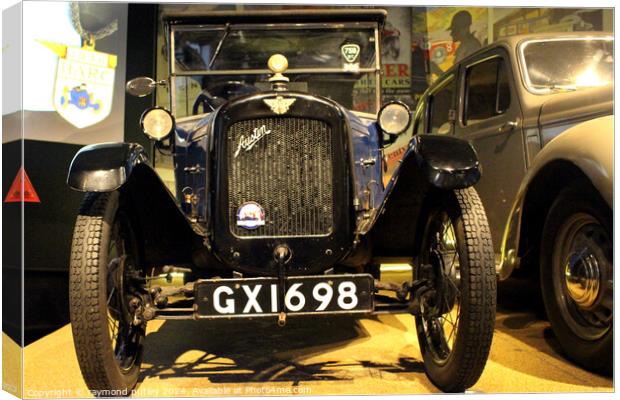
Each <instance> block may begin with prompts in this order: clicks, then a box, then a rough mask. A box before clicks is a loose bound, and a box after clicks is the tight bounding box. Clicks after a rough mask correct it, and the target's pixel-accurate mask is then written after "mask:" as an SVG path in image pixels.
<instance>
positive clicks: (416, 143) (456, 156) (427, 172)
mask: <svg viewBox="0 0 620 400" xmlns="http://www.w3.org/2000/svg"><path fill="white" fill-rule="evenodd" d="M411 143H412V149H413V154H411V155H407V154H406V155H405V158H404V160H403V162H407V158H408V157H413V159H415V162H416V164H417V165H418V167H419V168H420V169H421V170H422V172H423V173H424V176H425V177H426V179H427V181H428V183H430V184H431V185H433V186H435V187H437V188H439V189H446V190H454V189H464V188H466V187H470V186H473V185H474V184H476V183H477V182H478V181H479V180H480V162H479V161H478V155H477V154H476V151H475V150H474V148H473V147H472V146H471V144H469V142H467V141H465V140H462V139H459V138H456V137H453V136H446V135H419V136H416V137H414V138H413V140H412V142H411Z"/></svg>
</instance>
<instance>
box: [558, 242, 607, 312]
mask: <svg viewBox="0 0 620 400" xmlns="http://www.w3.org/2000/svg"><path fill="white" fill-rule="evenodd" d="M564 278H565V279H566V289H567V292H568V295H569V296H570V297H571V299H573V301H574V302H575V303H576V304H577V305H578V306H579V307H581V308H584V309H588V308H590V307H592V306H593V305H594V303H595V302H596V299H597V297H598V294H599V289H600V286H601V285H600V284H601V273H600V270H599V263H598V260H597V259H596V256H595V255H594V254H593V253H592V251H591V250H590V249H589V248H588V247H585V248H583V249H582V250H581V251H579V252H574V253H572V254H570V255H569V256H568V260H567V261H566V266H565V267H564Z"/></svg>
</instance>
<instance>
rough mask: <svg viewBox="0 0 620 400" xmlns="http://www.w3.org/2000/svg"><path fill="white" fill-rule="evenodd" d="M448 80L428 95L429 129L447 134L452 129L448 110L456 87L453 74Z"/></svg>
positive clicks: (450, 108)
mask: <svg viewBox="0 0 620 400" xmlns="http://www.w3.org/2000/svg"><path fill="white" fill-rule="evenodd" d="M448 79H449V82H448V83H447V84H445V86H444V87H443V88H441V89H439V90H438V91H436V92H434V93H432V94H431V95H430V96H429V97H428V107H429V130H430V132H431V133H439V134H448V133H450V132H451V130H452V122H451V118H450V110H452V100H453V99H454V91H455V89H456V80H455V79H454V76H452V77H450V78H448Z"/></svg>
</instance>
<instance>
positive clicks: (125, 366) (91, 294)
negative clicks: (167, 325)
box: [69, 192, 145, 397]
mask: <svg viewBox="0 0 620 400" xmlns="http://www.w3.org/2000/svg"><path fill="white" fill-rule="evenodd" d="M137 254H138V251H137V249H136V242H135V236H134V235H133V232H132V229H131V223H130V221H129V217H128V215H127V214H125V213H124V212H123V211H122V209H121V208H120V207H119V193H118V192H113V193H89V194H87V195H86V197H85V199H84V201H83V203H82V206H81V209H80V213H79V215H78V217H77V221H76V224H75V230H74V233H73V243H72V247H71V265H70V278H69V291H70V292H69V306H70V315H71V327H72V332H73V341H74V345H75V351H76V354H77V359H78V363H79V365H80V370H81V371H82V376H83V377H84V381H85V382H86V385H87V386H88V388H89V389H90V390H91V391H92V392H93V394H94V395H97V396H104V397H111V396H119V395H120V396H127V395H129V394H130V392H131V389H133V387H134V386H135V385H136V382H137V380H138V374H139V372H140V362H141V358H142V339H143V338H144V334H145V324H144V323H142V322H141V321H140V320H139V319H137V318H136V310H138V309H139V307H140V304H141V294H140V293H141V290H142V286H143V283H144V281H143V278H141V277H140V273H139V272H138V271H139V269H138V267H137V265H138V257H137Z"/></svg>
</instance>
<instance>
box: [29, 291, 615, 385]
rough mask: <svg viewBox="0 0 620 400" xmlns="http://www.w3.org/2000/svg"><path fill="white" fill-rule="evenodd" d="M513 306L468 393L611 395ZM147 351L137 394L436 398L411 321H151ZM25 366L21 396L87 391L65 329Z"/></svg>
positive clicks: (532, 316) (34, 347) (39, 345)
mask: <svg viewBox="0 0 620 400" xmlns="http://www.w3.org/2000/svg"><path fill="white" fill-rule="evenodd" d="M516 291H517V292H520V293H521V295H523V291H521V290H520V289H519V288H517V290H516ZM502 293H504V298H506V296H508V294H509V293H510V291H508V290H505V291H503V292H502ZM526 295H527V294H526ZM514 300H515V299H514V298H512V297H511V298H509V299H508V300H505V299H504V300H502V299H501V298H500V309H499V311H498V316H497V322H496V331H495V336H494V339H493V347H492V350H491V355H490V357H489V361H488V363H487V366H486V369H485V371H484V373H483V375H482V378H481V379H480V380H479V381H478V383H477V384H476V385H475V386H474V387H473V388H472V389H471V391H473V392H485V393H498V392H567V391H574V392H595V391H612V390H613V382H612V380H611V379H610V378H607V377H602V376H599V375H595V374H592V373H589V372H586V371H584V370H582V369H581V368H579V367H577V366H575V365H573V364H571V363H570V362H568V361H566V360H565V359H564V358H563V357H562V356H561V355H560V353H559V349H558V346H557V343H556V342H555V338H554V336H553V332H552V331H551V329H550V328H549V324H548V323H547V322H546V321H544V320H541V319H540V317H538V316H537V313H536V312H535V310H532V309H531V308H532V307H529V308H530V309H528V307H521V304H520V302H519V301H514ZM145 346H146V350H145V356H144V363H143V372H142V375H141V378H140V384H139V386H138V388H137V390H138V394H139V395H140V396H147V397H157V396H179V397H181V396H218V395H237V396H238V395H261V394H264V395H287V394H289V395H290V394H304V395H319V394H338V395H343V394H413V393H433V392H437V389H436V388H435V387H434V386H433V385H432V383H430V381H429V380H428V379H427V378H426V376H425V374H424V370H423V365H422V362H421V356H420V351H419V348H418V343H417V338H416V334H415V328H414V324H413V318H412V317H411V316H409V315H397V316H394V315H387V316H380V317H376V318H372V319H362V320H357V321H356V320H352V319H343V318H329V319H327V318H314V317H313V318H309V319H306V320H300V319H297V320H290V323H289V325H287V327H286V328H284V329H281V328H278V327H277V326H276V325H275V321H273V322H272V321H269V322H256V321H255V322H249V323H248V322H246V323H236V324H234V325H231V324H230V323H226V322H218V323H212V322H206V321H201V322H193V321H168V322H161V321H155V322H151V323H150V324H149V332H148V335H147V337H146V345H145ZM25 360H26V361H25V384H26V388H25V390H24V395H25V396H26V397H59V396H62V397H73V396H78V397H80V396H86V395H87V394H88V392H87V388H86V386H85V385H84V383H83V381H82V378H81V375H80V372H79V368H78V365H77V361H76V358H75V352H74V349H73V342H72V337H71V327H70V326H65V327H63V328H61V329H60V330H58V331H56V332H54V333H52V334H50V335H48V336H47V337H45V338H42V339H40V340H39V341H37V342H35V343H32V344H30V345H29V346H27V347H26V349H25Z"/></svg>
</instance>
